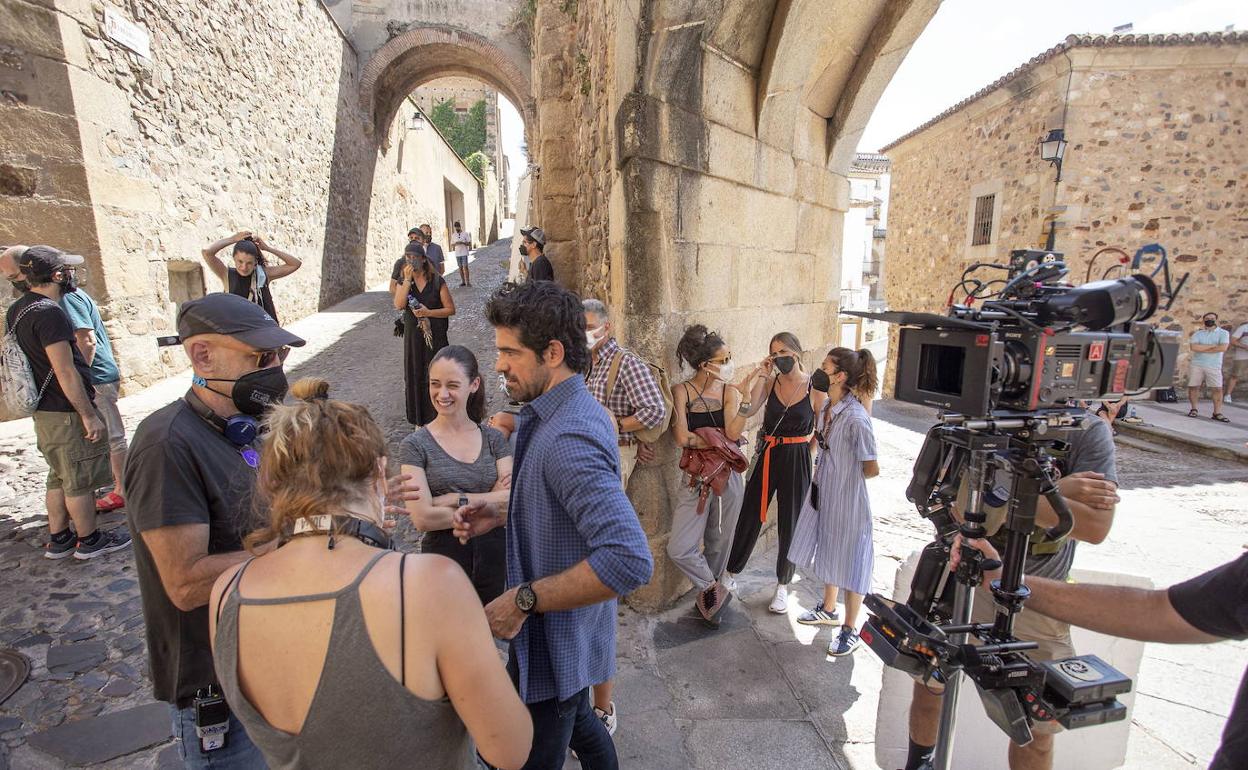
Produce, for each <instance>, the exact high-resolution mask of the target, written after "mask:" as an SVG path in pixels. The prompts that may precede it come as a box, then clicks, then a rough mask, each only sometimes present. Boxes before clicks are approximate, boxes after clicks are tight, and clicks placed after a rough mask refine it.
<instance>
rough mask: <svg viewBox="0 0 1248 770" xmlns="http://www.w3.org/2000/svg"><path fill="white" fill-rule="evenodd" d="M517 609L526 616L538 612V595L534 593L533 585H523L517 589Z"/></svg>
mask: <svg viewBox="0 0 1248 770" xmlns="http://www.w3.org/2000/svg"><path fill="white" fill-rule="evenodd" d="M516 607H518V608H519V609H520V611H521V612H523V613H524V614H525V615H532V614H534V613H535V612H537V594H535V593H533V584H532V583H521V584H520V585H519V586H518V587H517V588H516Z"/></svg>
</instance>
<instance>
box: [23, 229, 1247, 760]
mask: <svg viewBox="0 0 1248 770" xmlns="http://www.w3.org/2000/svg"><path fill="white" fill-rule="evenodd" d="M505 258H506V245H505V244H496V245H494V246H490V247H488V248H486V249H482V250H479V251H478V252H476V261H475V262H474V265H473V275H474V278H475V279H476V281H477V283H478V284H480V285H479V286H478V287H474V288H471V289H468V288H464V289H461V288H459V287H458V280H457V279H456V278H455V277H451V279H450V282H451V285H452V287H453V289H452V293H453V294H454V296H455V298H456V301H457V304H458V305H459V314H458V315H457V316H456V317H455V318H454V319H452V321H451V330H450V338H451V341H452V342H459V343H463V344H466V345H468V346H469V347H471V348H472V349H474V350H475V351H476V352H477V354H478V356H479V358H480V360H481V363H482V369H483V371H486V372H489V371H490V367H491V365H492V363H493V360H494V357H493V335H492V331H491V330H490V328H489V326H488V324H486V323H485V320H484V318H483V317H482V315H481V312H480V309H481V305H482V302H483V300H484V297H485V296H486V295H487V293H488V291H489V290H491V289H492V288H493V287H494V286H496V285H498V284H499V283H500V282H501V281H502V279H503V274H504V270H503V268H502V267H501V265H500V263H501V261H502V260H504V259H505ZM394 316H395V312H394V311H392V310H391V309H390V305H389V301H388V297H386V296H385V293H384V292H383V291H372V292H367V293H365V294H361V295H359V296H357V297H354V298H352V299H350V300H348V301H346V302H343V303H341V304H339V305H336V306H334V307H332V308H329V309H328V310H326V311H325V312H323V313H320V314H317V315H316V316H312V317H310V318H307V319H304V320H302V321H299V322H296V323H294V324H292V325H291V328H292V329H293V330H295V331H296V332H297V333H299V334H301V335H302V336H304V337H305V338H306V339H308V341H309V344H308V346H307V347H305V348H303V349H301V350H297V351H295V352H294V353H293V354H292V356H291V358H290V359H289V361H288V367H289V369H290V372H291V377H292V379H294V378H297V377H298V376H308V375H317V376H325V377H327V378H328V379H329V380H330V381H331V383H333V388H332V390H331V393H332V394H333V395H334V396H335V397H339V398H344V399H349V400H356V401H361V402H365V403H368V404H369V406H370V409H371V410H372V412H373V416H374V417H375V418H376V419H377V420H378V422H379V423H380V424H381V425H382V427H383V429H384V430H385V431H386V433H387V435H388V437H389V438H390V439H391V441H397V440H398V439H399V438H401V437H402V436H403V435H405V434H406V433H407V431H408V430H409V427H408V426H407V424H406V422H405V421H404V419H403V403H402V378H401V368H400V366H401V365H400V361H401V356H402V351H401V347H400V344H401V343H400V341H399V340H398V339H396V338H394V337H393V336H391V327H392V321H393V318H394ZM486 376H487V383H488V390H489V393H490V398H491V402H492V405H493V406H497V405H498V403H499V402H500V401H501V394H500V393H499V391H498V388H497V386H495V385H494V383H493V379H492V378H491V377H490V376H489V375H488V374H487V375H486ZM185 387H186V383H185V379H184V378H175V379H174V380H172V381H169V382H166V383H162V384H159V385H157V386H154V387H153V388H150V389H148V390H146V391H144V392H143V393H140V394H137V395H135V396H132V397H128V398H126V399H123V401H122V411H123V415H124V416H125V417H126V421H127V426H128V427H129V428H130V429H131V430H132V429H133V428H134V426H135V425H136V424H137V423H138V421H139V420H140V419H142V417H143V416H144V415H146V414H148V413H149V412H151V411H152V410H153V409H155V408H158V407H159V406H161V405H163V404H165V403H167V402H168V401H170V400H172V399H173V398H176V397H177V396H178V395H179V394H180V393H181V392H182V391H183V390H184V389H185ZM875 416H876V418H877V419H876V436H877V441H878V443H879V446H880V456H881V458H882V462H881V465H882V473H881V476H880V478H878V479H876V480H873V481H872V482H871V487H870V489H871V494H872V499H873V507H874V510H875V514H876V549H877V559H876V574H875V587H876V588H877V589H878V590H885V591H887V590H891V587H892V583H893V576H894V574H895V572H896V569H897V566H898V564H900V562H901V561H902V560H903V559H905V558H906V557H907V556H908V555H909V554H910V553H911V552H912V551H914V550H915V549H916V548H918V547H919V546H921V545H922V544H923V543H924V542H925V540H926V535H927V530H926V528H925V526H924V523H923V522H922V521H921V520H919V518H918V516H917V515H916V514H915V513H914V512H913V508H912V507H911V506H910V505H909V504H908V503H907V502H906V501H905V498H904V488H905V485H906V482H907V481H908V477H909V472H910V466H911V463H912V462H913V457H914V454H915V452H916V451H917V449H918V446H919V443H920V441H921V436H922V431H923V430H924V429H925V427H926V425H927V421H928V420H929V419H930V417H929V416H928V415H927V414H926V413H925V412H924V410H921V409H917V408H913V407H909V406H907V405H902V404H896V403H891V402H880V403H879V404H878V405H877V406H876V409H875ZM22 422H26V425H25V426H24V427H23V426H22V425H21V423H22ZM1119 467H1120V474H1121V479H1122V484H1123V503H1122V505H1121V506H1120V508H1119V516H1118V521H1117V522H1116V525H1115V528H1114V530H1113V532H1112V534H1111V536H1110V538H1109V540H1108V541H1107V542H1106V543H1104V544H1102V545H1099V546H1083V547H1082V548H1081V549H1080V551H1079V557H1078V559H1077V562H1076V566H1079V567H1084V568H1091V569H1103V570H1118V571H1123V572H1127V573H1131V574H1138V575H1146V576H1148V577H1150V578H1151V579H1152V580H1153V581H1154V582H1155V583H1156V584H1158V585H1166V584H1169V583H1171V582H1174V581H1177V580H1180V579H1182V578H1185V577H1188V576H1190V575H1193V574H1196V573H1197V572H1200V571H1202V570H1204V569H1206V568H1208V567H1209V566H1212V565H1215V564H1219V563H1221V562H1223V561H1226V560H1229V559H1230V558H1233V557H1234V556H1236V555H1237V554H1238V553H1239V552H1240V550H1241V547H1242V546H1243V544H1244V543H1245V542H1248V535H1245V533H1246V532H1248V506H1246V504H1245V502H1244V501H1245V500H1248V466H1245V465H1243V464H1241V463H1237V462H1233V461H1229V460H1223V459H1218V458H1211V457H1208V456H1204V455H1201V454H1197V453H1195V452H1194V451H1191V450H1190V449H1182V448H1177V449H1176V448H1169V447H1158V446H1156V445H1152V444H1147V443H1144V442H1141V441H1139V440H1138V439H1129V440H1127V441H1126V442H1123V443H1120V445H1119ZM45 470H46V469H45V467H44V466H43V463H42V459H41V458H40V457H39V455H38V452H37V451H36V450H35V448H34V445H33V438H32V437H31V433H30V428H29V421H16V422H13V423H6V424H3V425H0V574H3V575H4V586H5V588H4V590H3V592H0V646H10V647H18V648H19V649H20V650H21V651H22V652H23V653H25V654H26V655H27V656H28V657H29V658H30V659H31V663H32V672H31V677H30V680H29V681H28V682H27V683H26V684H25V685H24V686H23V687H22V688H21V689H20V690H18V692H17V693H15V694H14V695H13V696H12V697H11V698H9V699H8V700H7V701H6V702H4V703H3V704H0V768H3V767H5V765H6V764H11V765H12V766H13V767H17V768H53V767H63V766H65V763H64V762H63V761H62V760H59V759H56V758H54V757H53V756H51V755H50V754H48V753H45V751H43V750H40V749H37V748H35V746H34V745H33V744H34V743H37V742H38V740H39V739H32V738H31V736H32V734H34V733H36V732H39V731H41V730H44V729H47V728H49V727H53V726H57V725H62V724H67V723H76V722H80V721H84V720H91V719H92V718H94V717H101V716H110V715H118V714H122V713H123V712H125V716H124V717H115V718H118V719H123V718H124V719H126V720H129V721H128V722H127V724H128V726H127V727H126V728H124V729H121V730H118V731H116V732H117V733H120V734H121V735H120V737H125V738H134V739H135V740H148V741H149V742H151V741H156V743H155V745H153V746H150V747H148V748H146V749H142V750H140V751H137V752H135V753H131V754H129V755H127V756H123V757H120V758H117V759H113V760H111V761H108V762H105V763H103V764H100V765H98V766H100V767H106V768H121V767H127V768H129V767H138V768H149V767H160V766H167V765H168V764H169V763H170V762H171V761H172V760H176V756H174V757H171V756H170V752H171V751H172V749H173V747H172V745H171V744H170V743H169V742H168V741H167V739H159V736H157V738H151V737H150V736H147V735H146V734H143V731H142V729H140V728H141V727H142V724H141V723H142V720H141V719H140V717H142V716H143V714H144V713H150V712H144V711H143V707H144V706H145V704H150V703H151V696H150V690H149V689H148V687H149V685H148V682H147V676H146V655H145V643H144V639H143V628H142V614H141V610H140V607H139V603H138V602H139V599H138V590H137V586H136V585H135V582H134V570H133V564H132V561H131V559H130V558H128V557H127V556H125V555H124V554H123V555H119V556H114V557H111V558H104V559H99V560H95V561H92V562H76V561H73V560H65V561H60V562H51V561H48V560H45V559H43V558H42V553H41V547H42V544H43V542H44V538H45V536H46V524H45V519H44V513H43V505H42V478H43V473H44V471H45ZM638 472H641V473H652V472H657V471H656V470H654V469H642V470H639V471H638ZM121 521H122V518H121V516H120V515H116V514H114V515H111V516H108V517H106V518H105V519H104V520H103V522H104V525H105V526H113V525H114V524H119V523H121ZM402 526H403V529H402V530H401V534H403V535H404V538H403V540H404V541H405V542H406V547H409V548H414V547H415V543H414V537H413V534H414V533H412V531H411V530H410V528H409V527H407V526H406V525H405V524H404V525H402ZM773 563H774V552H773V551H771V549H770V547H769V540H768V538H767V537H766V536H765V537H764V540H763V543H762V544H761V545H760V552H759V553H757V554H756V556H755V558H754V559H753V561H752V562H751V565H750V569H749V570H748V571H747V572H746V573H745V574H744V575H743V576H742V578H741V580H740V583H741V590H740V598H739V599H738V600H736V601H734V602H733V603H732V604H731V605H730V606H729V608H728V610H726V613H727V616H726V619H725V621H724V624H723V626H722V627H721V628H720V629H719V631H717V632H710V631H707V630H705V629H704V628H703V627H702V626H701V624H700V623H699V622H697V620H696V619H695V618H694V616H693V614H692V612H691V608H690V605H691V598H690V597H686V598H685V600H683V601H681V602H679V603H678V604H677V605H676V606H675V607H674V608H673V609H671V610H668V611H667V612H664V613H659V614H656V615H641V614H637V613H635V612H633V611H631V610H629V609H628V608H626V607H624V608H622V609H621V612H620V637H619V662H620V673H619V676H618V679H617V691H616V701H617V704H618V707H619V710H620V715H621V721H620V730H619V732H618V733H617V736H616V742H617V746H618V747H619V751H620V756H621V762H622V766H623V767H626V768H654V769H655V770H666V769H667V768H706V769H707V770H711V769H714V770H721V769H723V768H742V769H743V770H762V769H764V768H807V767H809V768H816V767H818V768H829V767H852V768H873V767H876V766H877V765H876V761H875V743H874V741H875V725H876V720H877V713H876V712H877V707H878V698H879V691H880V685H881V666H880V663H879V661H878V660H877V659H876V658H875V657H874V656H873V655H871V654H870V653H869V652H867V651H866V650H860V651H859V652H858V653H856V654H854V655H852V656H850V657H847V658H842V659H828V658H826V656H825V655H824V653H823V648H824V647H825V646H826V644H827V641H828V636H829V632H828V631H826V630H822V631H819V632H818V633H816V632H815V631H814V630H813V629H810V628H806V627H803V626H799V625H797V624H796V623H795V618H796V615H797V614H798V613H799V612H800V611H801V609H802V608H805V607H809V606H811V605H812V604H813V603H814V602H815V601H816V600H817V591H818V589H819V586H818V585H816V584H815V582H814V581H810V580H801V581H799V582H798V583H796V585H795V589H794V591H795V596H796V601H794V602H792V603H791V607H790V611H789V613H788V615H786V616H776V615H772V614H770V613H768V612H767V610H766V604H767V601H768V600H769V594H770V589H771V579H772V578H771V576H770V570H771V565H772V564H773ZM1246 659H1248V644H1245V643H1242V642H1231V643H1222V644H1218V645H1194V646H1173V647H1168V646H1164V645H1148V646H1147V647H1146V650H1145V658H1144V661H1143V664H1142V666H1141V671H1140V676H1139V681H1138V683H1137V688H1136V689H1137V696H1136V700H1135V706H1134V710H1133V713H1132V715H1131V718H1132V728H1131V737H1130V744H1129V748H1128V762H1127V764H1126V765H1125V766H1126V767H1133V768H1134V767H1141V768H1143V767H1147V768H1181V767H1182V768H1186V767H1193V766H1204V765H1205V764H1207V762H1208V759H1209V757H1210V755H1211V754H1212V751H1213V749H1214V747H1215V746H1216V745H1217V742H1218V736H1219V734H1220V732H1221V729H1222V724H1223V722H1224V721H1225V718H1226V715H1227V712H1228V711H1229V708H1230V704H1231V702H1232V699H1233V697H1234V693H1235V689H1236V687H1237V685H1238V681H1239V677H1240V675H1241V673H1242V671H1243V668H1244V662H1245V660H1246ZM136 708H137V709H139V711H127V710H128V709H136ZM896 718H898V719H904V715H896ZM91 724H93V722H89V721H88V722H86V725H91ZM84 732H85V731H84ZM1003 748H1004V747H1003ZM569 766H570V767H575V766H576V763H575V762H569Z"/></svg>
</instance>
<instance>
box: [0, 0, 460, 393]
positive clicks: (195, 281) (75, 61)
mask: <svg viewBox="0 0 1248 770" xmlns="http://www.w3.org/2000/svg"><path fill="white" fill-rule="evenodd" d="M0 11H2V12H3V13H4V14H5V15H6V17H7V18H6V23H5V24H3V25H0V27H2V28H3V32H0V34H3V35H5V36H6V37H5V39H4V44H5V45H7V46H10V49H9V50H11V51H12V53H10V54H9V55H8V56H7V57H6V58H4V59H3V60H0V79H2V81H0V82H2V83H3V87H4V89H5V90H6V92H8V93H10V94H13V96H12V98H10V99H7V100H5V103H4V104H3V105H0V242H27V243H34V242H48V243H52V244H55V245H58V246H62V247H65V248H67V249H71V250H74V251H77V252H80V253H82V254H83V255H84V256H86V257H87V266H88V270H87V271H86V274H85V279H86V280H85V281H84V283H85V286H86V288H87V290H88V291H90V292H91V293H92V294H93V295H94V296H95V297H96V299H97V300H99V302H100V305H101V310H102V314H103V315H104V317H105V323H106V327H107V328H108V331H109V333H110V336H111V337H112V338H113V344H114V348H115V349H116V350H117V353H118V356H119V359H120V363H121V370H122V373H123V378H124V379H123V385H125V386H127V387H129V386H132V385H136V384H137V385H144V384H147V383H150V382H152V381H153V380H155V379H158V378H160V377H162V376H164V375H166V374H168V373H170V372H172V371H175V370H177V369H181V368H183V367H184V366H185V357H184V356H182V355H181V354H180V353H179V352H177V351H175V350H169V349H166V350H165V351H164V352H163V353H159V352H158V351H157V349H156V347H155V344H154V340H153V338H154V337H155V336H156V335H158V334H163V333H168V332H169V331H170V330H171V329H172V328H173V325H174V319H175V317H176V309H177V303H178V302H180V301H185V300H186V299H189V298H191V297H193V296H197V295H199V294H202V293H203V292H204V291H219V290H221V288H222V287H221V286H220V282H219V281H218V279H217V278H216V277H215V276H214V275H213V274H212V273H211V272H210V271H209V270H208V269H207V267H206V266H205V265H204V264H203V260H202V257H201V256H200V250H201V249H202V248H203V247H204V246H206V245H208V244H209V243H210V242H212V241H213V240H216V239H218V238H220V237H223V236H225V235H228V234H229V233H232V232H234V231H236V230H240V229H251V230H254V231H256V232H258V233H260V234H262V235H263V236H264V237H265V238H266V239H267V240H269V241H270V242H271V243H272V244H273V245H274V246H277V247H280V248H282V249H283V250H285V251H288V252H290V253H292V254H294V255H295V256H297V257H299V258H300V259H302V260H303V267H302V269H300V270H299V272H297V273H295V274H294V275H292V276H290V277H288V278H285V279H282V280H280V281H277V282H275V283H274V288H273V291H274V295H275V303H276V305H277V308H278V311H279V313H280V315H281V317H282V318H283V319H294V318H298V317H301V316H303V315H306V314H308V313H311V312H315V311H316V310H318V309H320V308H321V307H324V306H326V305H327V304H330V303H332V302H334V301H337V300H339V299H342V298H344V297H347V296H350V295H351V294H354V293H357V292H359V291H362V290H363V289H364V288H365V286H367V285H370V284H375V283H377V282H380V281H384V280H385V279H386V277H387V275H388V273H389V266H390V264H391V263H392V261H393V256H394V255H395V254H398V253H400V252H401V250H402V246H403V244H404V243H405V242H406V232H407V229H408V228H409V227H410V226H412V225H413V224H416V223H418V222H419V221H430V223H431V224H434V226H435V227H438V228H439V229H440V230H441V231H443V232H445V229H446V228H445V226H444V223H443V222H442V220H443V219H444V218H445V217H444V214H443V212H444V207H443V203H444V199H445V193H444V184H445V183H444V179H450V180H451V181H452V183H453V184H455V185H456V186H457V187H458V189H460V190H462V192H463V195H464V198H465V201H466V209H467V211H468V212H470V213H469V214H467V215H466V216H465V218H466V219H467V220H469V221H468V222H465V225H466V226H470V227H476V226H477V225H478V224H479V222H478V220H479V205H478V199H479V191H478V183H477V182H476V180H475V178H474V177H472V175H471V173H470V172H468V170H467V169H466V167H464V166H463V164H462V163H461V162H460V161H459V160H458V158H456V157H455V155H454V153H453V151H451V150H450V148H449V147H448V146H446V144H445V142H443V141H442V140H441V138H440V137H439V136H438V135H437V132H436V131H432V130H427V131H425V132H420V133H421V136H417V133H418V132H407V131H406V126H405V125H400V121H397V120H396V121H395V122H394V124H393V125H391V126H389V127H387V131H388V137H389V141H387V142H380V140H379V138H374V137H372V136H369V135H366V133H365V120H364V115H363V113H362V111H361V110H360V106H359V101H358V83H359V72H358V70H359V66H358V62H357V59H356V55H355V52H354V51H353V50H352V48H351V46H350V44H349V43H348V42H347V41H346V40H345V39H344V38H343V37H342V34H341V32H340V30H339V29H338V27H337V26H336V25H335V24H334V22H333V20H332V19H331V18H330V17H329V16H328V15H327V14H326V12H325V9H324V8H323V7H322V6H321V5H320V4H319V3H318V2H314V1H312V0H293V1H292V0H261V2H259V3H241V2H238V1H237V0H214V1H213V2H198V0H196V1H195V2H192V1H191V0H183V1H182V2H174V3H167V2H165V3H155V2H149V1H148V0H131V1H130V2H129V3H128V4H127V5H126V6H125V8H124V9H122V13H123V15H124V16H125V18H127V19H128V20H129V21H131V22H133V23H134V24H136V25H138V27H139V28H140V29H141V30H144V31H146V33H147V34H148V35H150V58H148V57H145V56H140V55H138V54H136V53H135V52H133V51H131V50H129V49H127V48H125V47H123V46H121V45H119V44H118V43H117V42H115V41H113V40H111V39H110V38H109V37H107V36H106V35H105V34H104V32H103V30H104V6H103V5H101V4H99V3H95V2H90V1H89V0H73V1H72V2H71V1H70V0H65V1H64V2H59V3H57V4H56V6H55V8H50V7H48V6H46V5H36V4H31V3H27V2H25V0H0ZM10 19H11V20H13V22H14V23H12V24H9V23H7V22H8V20H10ZM296 39H297V40H299V41H300V43H301V44H300V45H289V41H291V40H296ZM379 144H381V145H382V146H383V148H384V149H382V150H381V151H379V150H378V146H379ZM405 155H406V156H410V157H409V159H408V160H407V162H406V163H404V161H403V160H402V158H403V157H404V156H405ZM422 167H423V168H424V169H426V171H427V172H428V173H425V174H423V175H422V174H420V173H418V171H419V169H421V168H422ZM430 170H431V171H430ZM6 180H8V181H6ZM426 187H427V188H428V189H425V188H426ZM448 224H449V223H448ZM223 257H225V258H226V259H227V260H228V257H229V253H228V251H225V252H223Z"/></svg>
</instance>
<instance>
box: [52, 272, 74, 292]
mask: <svg viewBox="0 0 1248 770" xmlns="http://www.w3.org/2000/svg"><path fill="white" fill-rule="evenodd" d="M56 285H57V286H60V287H61V293H62V294H72V293H74V292H76V291H78V281H77V280H75V279H74V276H72V275H71V276H67V277H65V278H64V279H63V280H60V281H57V283H56Z"/></svg>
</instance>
